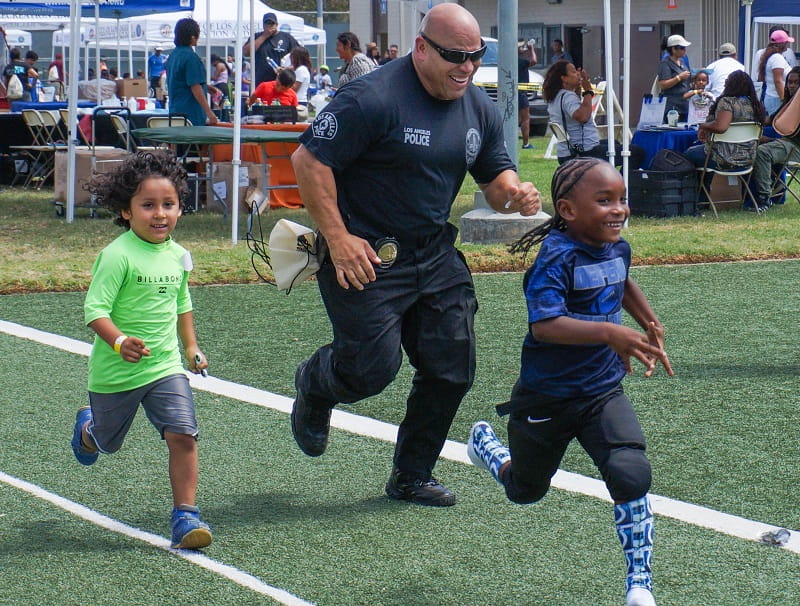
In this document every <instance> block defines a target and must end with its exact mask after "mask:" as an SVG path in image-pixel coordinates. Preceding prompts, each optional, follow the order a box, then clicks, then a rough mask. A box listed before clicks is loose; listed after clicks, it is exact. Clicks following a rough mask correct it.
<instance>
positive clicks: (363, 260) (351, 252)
mask: <svg viewBox="0 0 800 606" xmlns="http://www.w3.org/2000/svg"><path fill="white" fill-rule="evenodd" d="M292 166H293V168H294V172H295V175H296V177H297V187H298V189H299V190H300V199H301V200H302V201H303V205H304V206H305V207H306V210H308V214H309V215H311V218H312V220H313V221H314V224H315V225H316V226H317V227H318V228H319V231H320V232H321V233H322V235H323V236H325V241H326V242H327V244H328V251H329V254H330V257H331V261H332V262H333V265H334V267H335V268H336V279H337V281H338V282H339V285H340V286H341V287H342V288H345V289H346V288H349V287H350V286H351V285H352V286H354V287H355V288H356V289H357V290H363V289H364V284H367V283H368V282H373V281H374V280H375V268H374V265H378V264H380V262H381V260H380V258H379V257H378V255H376V254H375V251H374V250H373V249H372V247H371V246H370V245H369V243H368V242H367V241H366V240H364V239H362V238H359V237H356V236H354V235H352V234H351V233H350V232H349V231H347V227H346V226H345V224H344V220H343V219H342V214H341V213H340V212H339V206H338V204H337V201H336V181H335V179H334V177H333V171H332V170H331V168H330V167H329V166H326V165H325V164H323V163H322V162H320V161H319V160H317V158H316V156H314V154H312V153H311V152H310V151H309V150H308V149H307V148H306V147H305V146H304V145H300V147H298V148H297V151H295V152H294V154H292Z"/></svg>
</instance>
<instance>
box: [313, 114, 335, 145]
mask: <svg viewBox="0 0 800 606" xmlns="http://www.w3.org/2000/svg"><path fill="white" fill-rule="evenodd" d="M311 130H312V132H313V133H314V136H315V137H317V138H318V139H333V138H334V137H335V136H336V133H337V131H338V130H339V123H338V122H337V121H336V116H334V115H333V114H332V113H331V112H322V113H321V114H319V115H318V116H317V117H316V118H315V119H314V123H313V124H312V125H311Z"/></svg>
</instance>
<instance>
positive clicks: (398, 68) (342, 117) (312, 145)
mask: <svg viewBox="0 0 800 606" xmlns="http://www.w3.org/2000/svg"><path fill="white" fill-rule="evenodd" d="M300 141H301V143H302V144H303V145H305V146H306V147H307V148H308V149H309V151H311V152H312V153H313V154H314V155H315V156H316V158H317V159H318V160H319V161H320V162H322V163H323V164H325V165H327V166H329V167H331V168H332V169H333V172H334V176H335V178H336V186H337V196H338V203H339V209H340V211H341V212H342V215H343V217H344V220H345V222H346V224H347V225H348V229H349V230H350V231H351V232H352V233H355V234H358V235H360V236H364V237H369V238H380V237H383V236H393V237H396V238H398V239H401V240H410V241H414V240H415V239H418V238H420V237H425V236H427V235H430V234H432V233H434V232H436V231H438V230H439V229H440V228H441V227H443V226H444V225H445V223H446V222H447V219H448V217H449V215H450V207H451V205H452V202H453V200H454V199H455V197H456V195H457V194H458V190H459V188H460V187H461V184H462V182H463V180H464V176H465V175H466V172H467V171H469V172H470V174H472V176H473V177H474V178H475V180H476V181H477V182H478V183H489V182H490V181H492V180H493V179H494V178H495V177H497V176H498V175H499V174H500V173H501V172H503V171H504V170H508V169H512V170H513V169H514V168H515V167H514V164H513V162H512V161H511V158H510V157H509V155H508V153H507V151H506V148H505V142H504V139H503V128H502V120H501V116H500V113H499V111H498V109H497V107H496V105H495V104H494V102H493V101H492V100H491V99H490V98H489V97H488V95H486V93H485V92H484V91H483V90H481V89H479V88H478V87H476V86H469V87H468V89H467V91H466V94H465V95H464V96H463V97H461V98H460V99H456V100H453V101H442V100H439V99H436V98H434V97H432V96H431V95H430V94H428V92H427V91H426V90H425V89H424V88H423V86H422V84H421V83H420V81H419V79H418V77H417V75H416V72H415V70H414V67H413V64H412V62H411V57H410V55H407V56H405V57H402V58H400V59H396V60H395V61H391V62H389V63H388V64H386V65H384V66H383V67H381V68H380V69H378V70H375V71H373V72H371V73H369V74H367V75H365V76H362V77H360V78H357V79H356V80H353V81H352V82H350V83H348V84H347V85H346V86H343V87H342V88H340V89H339V91H338V92H337V93H336V96H335V97H334V99H333V101H332V102H331V103H330V104H329V105H328V106H327V107H326V108H325V110H324V111H323V112H321V113H320V114H319V115H317V117H316V118H315V120H314V122H313V123H312V125H311V127H310V128H309V129H308V130H306V131H305V132H304V133H303V135H302V136H301V137H300Z"/></svg>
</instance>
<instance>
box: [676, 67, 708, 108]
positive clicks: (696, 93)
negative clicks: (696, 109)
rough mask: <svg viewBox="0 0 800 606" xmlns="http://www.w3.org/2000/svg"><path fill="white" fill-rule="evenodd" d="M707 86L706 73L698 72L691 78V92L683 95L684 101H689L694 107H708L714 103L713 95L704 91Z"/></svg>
mask: <svg viewBox="0 0 800 606" xmlns="http://www.w3.org/2000/svg"><path fill="white" fill-rule="evenodd" d="M707 86H708V72H705V71H703V70H700V71H699V72H697V73H696V74H695V75H694V77H693V78H692V90H689V91H686V92H685V93H683V98H684V99H689V100H690V101H691V102H692V103H695V104H696V105H710V104H711V103H713V102H714V95H713V93H711V92H710V91H707V90H706V87H707Z"/></svg>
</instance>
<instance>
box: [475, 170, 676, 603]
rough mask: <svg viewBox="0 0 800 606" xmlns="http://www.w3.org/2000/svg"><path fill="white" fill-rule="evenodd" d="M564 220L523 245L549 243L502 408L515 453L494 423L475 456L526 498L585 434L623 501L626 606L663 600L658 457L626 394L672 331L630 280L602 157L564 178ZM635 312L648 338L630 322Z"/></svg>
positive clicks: (619, 193)
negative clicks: (651, 493) (653, 559)
mask: <svg viewBox="0 0 800 606" xmlns="http://www.w3.org/2000/svg"><path fill="white" fill-rule="evenodd" d="M552 199H553V201H554V203H555V216H554V217H553V218H552V219H550V220H549V221H547V222H546V223H544V224H542V225H540V226H539V227H536V228H534V229H533V230H532V231H530V232H528V233H527V234H526V235H525V236H523V237H522V238H521V239H520V240H519V241H518V242H516V243H515V244H514V245H513V246H512V252H524V253H527V252H528V251H529V250H530V249H531V247H533V246H534V245H536V244H538V243H540V242H541V243H542V246H541V250H540V251H539V254H538V256H537V257H536V261H535V262H534V264H533V266H532V267H531V268H530V269H528V271H527V272H526V274H525V279H524V282H523V288H524V291H525V298H526V300H527V304H528V321H529V324H530V330H529V332H528V334H527V335H526V337H525V341H524V344H523V348H522V368H521V371H520V378H519V380H518V381H517V383H516V385H515V386H514V389H513V391H512V394H511V400H510V402H508V403H507V404H503V405H501V406H499V407H498V412H500V413H501V414H506V413H508V412H510V414H511V416H510V419H509V422H508V439H509V448H506V447H505V446H503V444H502V443H501V442H500V440H499V439H498V438H497V436H496V435H495V433H494V432H493V430H492V428H491V426H490V425H489V424H488V423H486V422H485V421H479V422H477V423H475V425H473V427H472V431H471V432H470V436H469V440H468V442H467V453H468V455H469V458H470V460H471V461H472V462H473V463H474V464H475V465H476V466H478V467H482V468H484V469H487V470H488V471H489V472H490V473H491V475H492V476H493V477H494V479H495V480H497V481H498V482H499V483H500V484H501V485H502V486H503V487H504V488H505V491H506V496H507V497H508V498H509V500H511V501H513V502H515V503H534V502H536V501H538V500H540V499H542V498H543V497H544V495H545V494H546V493H547V491H548V489H549V488H550V481H551V478H552V477H553V475H554V474H555V472H556V471H557V470H558V466H559V463H560V462H561V459H562V458H563V456H564V453H565V451H566V449H567V446H568V445H569V443H570V442H571V441H572V440H573V439H574V438H577V439H578V440H579V441H580V443H581V445H582V446H583V448H584V449H585V450H586V451H587V452H588V453H589V455H590V456H591V457H592V460H593V461H594V463H595V465H597V467H598V469H599V470H600V472H601V473H602V476H603V479H604V480H605V483H606V486H607V487H608V491H609V493H610V494H611V497H612V498H613V500H614V519H615V522H616V527H617V533H618V535H619V539H620V541H621V542H622V548H623V551H624V553H625V558H626V560H627V579H626V590H627V593H626V604H627V606H653V605H654V604H655V600H654V599H653V594H652V581H651V572H650V556H651V551H652V539H653V515H652V510H651V507H650V502H649V499H648V497H647V491H648V490H649V488H650V482H651V470H650V463H649V461H648V460H647V457H646V455H645V439H644V435H643V433H642V428H641V426H640V425H639V421H638V419H637V417H636V413H635V412H634V410H633V407H632V406H631V403H630V401H629V400H628V398H627V396H626V395H625V393H624V392H623V390H622V385H621V381H622V378H623V377H624V376H625V374H626V373H627V374H630V373H632V367H631V358H635V359H637V360H639V361H640V362H641V363H642V364H643V365H644V366H645V368H646V369H647V370H646V371H645V373H644V374H645V377H650V376H651V375H652V374H653V372H654V370H655V367H656V363H657V362H660V363H661V364H663V365H664V367H665V368H666V370H667V373H668V374H669V375H670V376H671V375H672V374H673V372H672V368H671V366H670V363H669V359H668V358H667V354H666V353H665V352H664V348H663V339H664V329H663V328H662V326H661V323H660V322H659V320H658V318H657V317H656V315H655V313H654V312H653V310H652V309H651V307H650V305H649V304H648V302H647V299H646V298H645V296H644V294H643V293H642V291H641V290H640V289H639V287H638V286H637V285H636V284H635V283H634V281H633V280H632V279H631V278H630V276H629V275H628V269H629V266H630V261H631V249H630V246H629V245H628V243H627V242H626V241H625V240H623V239H622V237H621V236H620V232H621V231H622V226H623V224H624V223H625V220H626V219H627V218H628V216H629V215H630V210H629V208H628V205H627V200H626V199H625V184H624V182H623V180H622V177H621V176H620V174H619V172H618V171H617V170H615V169H614V167H613V166H612V165H611V164H609V163H608V162H606V161H604V160H601V159H598V158H576V159H574V160H570V161H568V162H566V163H565V164H563V165H561V166H560V167H559V168H558V169H557V170H556V172H555V174H554V176H553V184H552ZM623 308H624V309H625V311H627V312H628V313H629V314H630V315H631V316H632V317H633V318H634V320H636V322H637V323H638V324H639V325H640V326H641V327H642V329H643V330H644V334H642V333H640V332H639V331H636V330H634V329H632V328H628V327H626V326H623V325H622V309H623Z"/></svg>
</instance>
